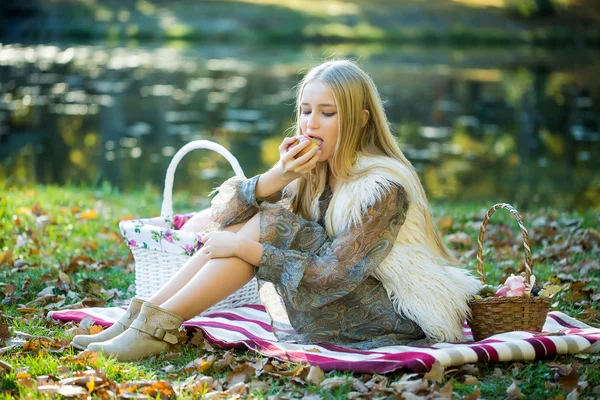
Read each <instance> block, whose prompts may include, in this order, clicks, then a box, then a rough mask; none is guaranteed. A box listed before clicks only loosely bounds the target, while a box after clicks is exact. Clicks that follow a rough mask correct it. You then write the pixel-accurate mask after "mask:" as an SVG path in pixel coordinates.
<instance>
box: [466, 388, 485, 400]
mask: <svg viewBox="0 0 600 400" xmlns="http://www.w3.org/2000/svg"><path fill="white" fill-rule="evenodd" d="M480 397H481V392H480V391H479V386H475V389H474V390H473V393H471V394H470V395H468V396H465V397H463V398H462V400H478V399H479V398H480Z"/></svg>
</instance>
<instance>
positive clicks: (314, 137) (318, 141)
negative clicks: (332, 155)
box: [308, 135, 323, 146]
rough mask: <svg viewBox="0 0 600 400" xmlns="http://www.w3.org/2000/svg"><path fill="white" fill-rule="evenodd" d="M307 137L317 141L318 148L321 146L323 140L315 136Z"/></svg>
mask: <svg viewBox="0 0 600 400" xmlns="http://www.w3.org/2000/svg"><path fill="white" fill-rule="evenodd" d="M308 137H311V138H313V139H315V140H316V141H317V143H318V144H319V146H322V145H323V139H321V138H319V137H316V136H311V135H308Z"/></svg>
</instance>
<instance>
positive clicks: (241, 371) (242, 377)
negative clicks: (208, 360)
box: [215, 363, 254, 386]
mask: <svg viewBox="0 0 600 400" xmlns="http://www.w3.org/2000/svg"><path fill="white" fill-rule="evenodd" d="M215 364H216V363H215ZM253 375H254V368H253V367H252V366H251V365H250V364H242V365H240V366H238V367H235V368H234V369H233V370H232V371H231V372H229V373H228V374H227V384H228V385H229V386H234V385H236V384H238V383H246V381H248V379H249V378H250V377H251V376H253Z"/></svg>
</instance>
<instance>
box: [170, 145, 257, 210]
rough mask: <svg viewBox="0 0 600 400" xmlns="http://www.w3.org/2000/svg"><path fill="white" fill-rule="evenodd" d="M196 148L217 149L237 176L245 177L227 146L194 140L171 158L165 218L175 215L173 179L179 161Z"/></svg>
mask: <svg viewBox="0 0 600 400" xmlns="http://www.w3.org/2000/svg"><path fill="white" fill-rule="evenodd" d="M196 149H208V150H213V151H216V152H217V153H219V154H221V155H222V156H223V157H225V158H226V159H227V161H229V164H230V165H231V167H232V168H233V171H234V172H235V175H236V176H240V177H245V175H244V171H243V170H242V167H240V163H239V162H238V160H237V158H235V157H234V156H233V154H231V153H230V152H229V150H227V149H226V148H225V147H223V146H221V145H220V144H218V143H215V142H211V141H210V140H194V141H193V142H190V143H188V144H186V145H185V146H183V147H182V148H181V149H179V151H178V152H177V153H175V155H174V156H173V158H172V159H171V162H170V163H169V168H167V176H166V177H165V190H164V192H163V203H162V207H161V209H160V215H161V217H164V218H169V217H172V216H173V179H174V177H175V170H176V169H177V165H178V164H179V161H181V159H182V158H183V156H185V155H186V154H187V153H189V152H190V151H192V150H196Z"/></svg>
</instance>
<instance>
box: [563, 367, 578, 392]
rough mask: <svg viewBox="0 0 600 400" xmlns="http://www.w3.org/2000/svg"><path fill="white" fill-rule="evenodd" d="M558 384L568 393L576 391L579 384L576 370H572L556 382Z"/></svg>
mask: <svg viewBox="0 0 600 400" xmlns="http://www.w3.org/2000/svg"><path fill="white" fill-rule="evenodd" d="M558 383H559V385H560V387H561V389H562V390H564V391H566V392H570V391H572V390H574V389H577V385H578V384H579V376H577V370H576V369H575V368H573V369H572V370H571V371H569V373H568V374H567V375H565V376H563V377H561V378H560V379H559V380H558Z"/></svg>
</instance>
